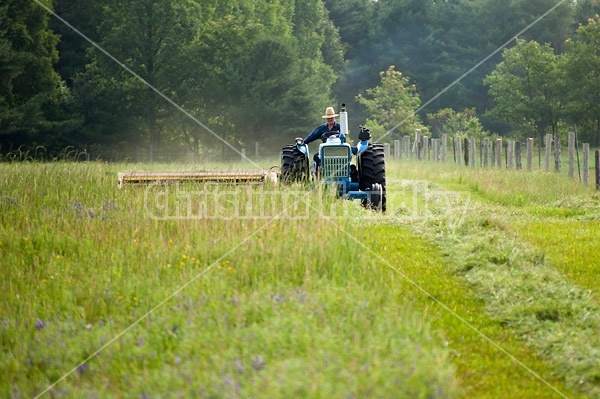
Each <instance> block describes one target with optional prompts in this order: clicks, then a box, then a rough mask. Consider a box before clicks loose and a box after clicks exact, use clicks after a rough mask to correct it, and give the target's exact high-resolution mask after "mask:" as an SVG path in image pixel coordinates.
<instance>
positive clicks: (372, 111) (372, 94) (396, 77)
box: [357, 65, 422, 140]
mask: <svg viewBox="0 0 600 399" xmlns="http://www.w3.org/2000/svg"><path fill="white" fill-rule="evenodd" d="M379 76H380V78H381V83H380V84H379V85H378V86H376V87H374V88H371V89H367V90H366V94H365V95H362V94H359V95H358V96H357V101H358V102H359V103H360V104H362V105H363V106H364V107H365V108H366V110H367V112H368V115H369V116H368V118H367V122H366V125H367V126H368V127H369V128H370V129H371V132H372V134H373V136H374V137H375V138H377V139H378V140H379V138H378V137H381V138H385V137H388V136H389V137H388V139H394V138H398V137H401V136H403V135H405V134H409V135H410V134H412V133H413V132H414V129H415V128H422V125H421V122H420V119H419V117H418V116H417V115H415V113H414V112H415V110H416V109H417V108H419V106H420V105H421V100H420V99H419V95H418V94H417V88H416V86H415V85H414V84H410V80H409V78H407V77H406V76H404V75H402V72H400V71H397V70H396V69H395V66H394V65H392V66H390V67H389V68H388V69H387V70H386V71H383V72H380V74H379Z"/></svg>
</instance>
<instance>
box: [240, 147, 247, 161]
mask: <svg viewBox="0 0 600 399" xmlns="http://www.w3.org/2000/svg"><path fill="white" fill-rule="evenodd" d="M241 152H242V161H246V160H247V158H246V149H245V148H242V151H241Z"/></svg>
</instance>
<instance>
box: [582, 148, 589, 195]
mask: <svg viewBox="0 0 600 399" xmlns="http://www.w3.org/2000/svg"><path fill="white" fill-rule="evenodd" d="M589 178H590V144H589V143H583V184H584V185H586V186H587V185H588V180H589Z"/></svg>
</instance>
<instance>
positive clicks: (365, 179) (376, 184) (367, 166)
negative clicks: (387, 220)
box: [357, 143, 387, 212]
mask: <svg viewBox="0 0 600 399" xmlns="http://www.w3.org/2000/svg"><path fill="white" fill-rule="evenodd" d="M357 163H358V178H359V187H360V189H361V190H362V191H368V192H370V195H369V196H370V198H369V199H367V200H365V201H363V205H364V206H365V207H370V208H373V209H378V210H380V211H382V212H385V211H386V207H387V195H386V189H385V153H384V149H383V144H380V143H369V146H368V147H367V149H366V150H364V151H363V152H362V153H361V154H360V155H359V156H358V162H357Z"/></svg>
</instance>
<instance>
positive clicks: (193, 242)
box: [0, 160, 600, 398]
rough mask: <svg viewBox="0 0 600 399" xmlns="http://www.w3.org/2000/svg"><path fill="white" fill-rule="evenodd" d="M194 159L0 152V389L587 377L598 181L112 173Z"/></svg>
mask: <svg viewBox="0 0 600 399" xmlns="http://www.w3.org/2000/svg"><path fill="white" fill-rule="evenodd" d="M272 163H277V161H276V160H274V161H273V162H271V164H272ZM262 166H264V167H269V166H270V164H268V162H267V163H265V165H262ZM208 167H211V168H212V167H217V168H223V166H222V165H221V166H219V165H202V166H198V165H194V166H191V165H183V164H182V165H139V164H128V165H125V164H121V165H119V164H104V163H99V162H97V163H96V162H92V163H85V162H77V163H75V162H50V163H36V162H23V163H2V164H0V176H2V179H1V180H0V255H1V256H0V270H1V272H0V273H1V274H0V276H1V278H0V346H1V350H2V356H0V373H1V378H0V397H6V398H22V397H53V398H54V397H56V398H81V397H101V398H104V397H109V398H159V397H160V398H290V397H294V398H295V397H299V398H498V397H503V398H565V397H566V398H600V337H599V336H598V331H600V301H599V299H598V298H599V295H600V292H599V289H598V282H599V281H598V280H599V279H600V277H599V273H598V272H599V269H600V267H599V266H598V264H600V263H599V262H598V261H597V259H598V258H599V257H600V244H598V240H596V239H595V237H596V236H597V235H598V233H599V230H600V228H599V227H598V221H599V219H600V207H599V205H600V195H598V194H597V193H596V191H595V190H592V189H591V188H588V187H584V186H583V185H582V184H581V183H579V182H578V181H576V180H572V179H569V178H568V177H567V176H564V174H556V173H546V172H540V171H534V172H525V171H518V172H517V171H505V170H492V169H489V170H488V169H479V168H477V169H470V168H465V167H458V166H454V165H441V164H434V163H425V162H423V163H414V162H410V161H390V162H388V167H387V179H388V186H387V187H388V212H387V213H386V214H384V215H381V214H378V213H376V212H373V211H369V210H365V209H363V208H362V207H361V206H360V204H359V203H358V202H356V201H355V202H352V201H343V200H339V199H336V198H335V197H334V196H333V195H332V194H331V193H329V192H327V190H324V189H322V188H320V187H314V186H311V185H291V186H285V187H280V186H278V185H272V184H265V185H261V186H250V185H241V186H233V185H216V184H204V183H185V184H184V183H180V184H176V183H172V184H167V185H164V184H149V185H126V186H125V187H123V188H122V189H119V188H118V187H117V173H118V172H122V171H129V170H189V169H193V168H196V169H200V168H208ZM238 167H243V165H236V166H227V167H226V168H232V169H237V168H238ZM246 167H247V166H246Z"/></svg>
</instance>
